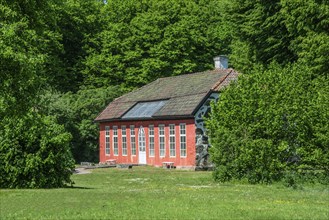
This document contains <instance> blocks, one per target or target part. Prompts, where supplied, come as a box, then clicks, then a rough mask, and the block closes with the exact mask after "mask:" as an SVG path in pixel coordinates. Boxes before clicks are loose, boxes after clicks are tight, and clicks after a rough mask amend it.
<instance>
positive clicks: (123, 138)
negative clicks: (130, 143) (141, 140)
mask: <svg viewBox="0 0 329 220" xmlns="http://www.w3.org/2000/svg"><path fill="white" fill-rule="evenodd" d="M121 141H122V142H121V144H122V156H127V154H128V151H127V129H126V126H125V125H122V126H121Z"/></svg>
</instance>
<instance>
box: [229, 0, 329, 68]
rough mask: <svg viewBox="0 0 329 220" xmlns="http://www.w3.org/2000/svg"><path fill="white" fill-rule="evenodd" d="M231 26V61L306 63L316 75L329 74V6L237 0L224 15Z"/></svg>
mask: <svg viewBox="0 0 329 220" xmlns="http://www.w3.org/2000/svg"><path fill="white" fill-rule="evenodd" d="M223 13H224V16H225V17H226V18H227V22H228V23H229V24H230V25H231V27H232V28H231V29H230V31H231V35H232V38H233V40H232V43H231V44H230V48H231V58H232V59H231V61H232V64H233V65H234V67H235V68H236V69H239V70H242V71H244V72H247V71H248V69H249V68H250V65H246V64H249V63H251V64H252V63H260V64H263V65H269V64H270V63H271V62H272V61H276V62H278V63H279V64H281V65H285V64H287V63H292V62H295V61H297V60H299V61H303V63H304V65H307V66H309V67H310V68H311V69H313V70H314V72H316V74H325V73H328V69H329V68H328V62H327V57H328V55H329V43H328V42H329V40H328V39H329V32H328V30H329V5H328V3H327V1H322V0H320V1H316V0H297V1H289V0H275V1H261V0H257V1H254V0H234V1H231V2H230V3H228V4H227V5H226V7H225V10H224V11H223Z"/></svg>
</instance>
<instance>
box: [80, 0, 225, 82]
mask: <svg viewBox="0 0 329 220" xmlns="http://www.w3.org/2000/svg"><path fill="white" fill-rule="evenodd" d="M220 9H221V5H220V4H218V1H215V0H206V1H190V0H189V1H187V0H179V1H177V0H175V1H173V0H161V1H153V0H149V1H139V2H136V1H132V0H126V1H117V0H111V1H107V5H106V6H105V7H104V8H103V10H102V18H103V20H102V23H103V26H104V27H103V31H102V32H100V33H99V34H96V36H95V37H94V38H93V39H92V40H91V41H90V47H89V51H88V53H89V54H90V55H89V56H88V57H87V59H86V61H85V66H86V68H85V69H84V71H83V72H84V74H85V77H86V82H85V83H86V84H87V85H91V86H96V87H99V86H104V85H108V84H110V85H117V84H121V85H123V86H124V87H126V88H127V87H128V88H131V87H136V86H141V85H144V84H146V83H148V82H150V81H153V80H155V79H157V78H159V77H164V76H170V75H179V74H183V73H190V72H196V71H201V70H205V69H211V68H212V63H211V62H209V60H212V58H213V57H214V56H215V55H218V53H226V52H227V48H228V45H227V39H228V36H226V35H225V34H226V32H223V31H220V30H219V29H220V28H219V26H220V25H221V23H222V16H221V12H220Z"/></svg>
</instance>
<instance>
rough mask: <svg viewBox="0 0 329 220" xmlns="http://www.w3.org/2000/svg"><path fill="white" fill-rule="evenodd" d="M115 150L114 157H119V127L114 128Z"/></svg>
mask: <svg viewBox="0 0 329 220" xmlns="http://www.w3.org/2000/svg"><path fill="white" fill-rule="evenodd" d="M113 150H114V155H115V156H118V155H119V148H118V127H117V126H113Z"/></svg>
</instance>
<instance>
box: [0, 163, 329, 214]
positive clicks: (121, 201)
mask: <svg viewBox="0 0 329 220" xmlns="http://www.w3.org/2000/svg"><path fill="white" fill-rule="evenodd" d="M73 179H74V181H75V183H76V184H75V187H74V188H63V189H39V190H0V202H1V203H0V205H1V206H0V211H1V212H0V219H329V189H328V187H327V186H323V185H313V186H304V187H303V189H298V190H294V189H290V188H285V187H284V186H282V185H281V184H274V185H249V184H241V183H240V184H233V183H228V184H219V183H215V182H213V180H212V178H211V173H210V172H194V171H180V170H166V169H162V168H153V167H133V169H130V170H125V169H117V168H110V169H96V170H93V171H92V173H91V174H84V175H74V176H73Z"/></svg>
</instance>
